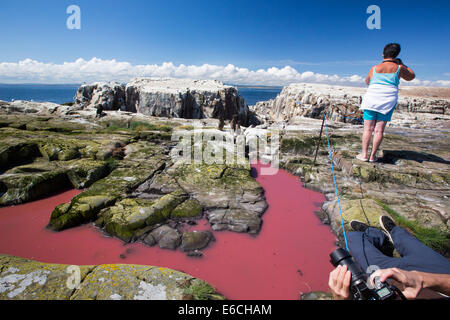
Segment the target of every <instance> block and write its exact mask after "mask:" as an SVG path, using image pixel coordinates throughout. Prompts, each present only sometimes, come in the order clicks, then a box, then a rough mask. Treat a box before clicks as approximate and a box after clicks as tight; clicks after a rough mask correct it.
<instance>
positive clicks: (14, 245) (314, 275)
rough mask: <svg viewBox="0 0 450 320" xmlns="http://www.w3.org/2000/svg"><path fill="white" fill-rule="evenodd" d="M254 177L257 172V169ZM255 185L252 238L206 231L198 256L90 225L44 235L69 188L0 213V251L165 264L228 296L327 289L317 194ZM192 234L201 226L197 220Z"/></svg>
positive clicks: (269, 181)
mask: <svg viewBox="0 0 450 320" xmlns="http://www.w3.org/2000/svg"><path fill="white" fill-rule="evenodd" d="M253 167H254V170H255V172H258V173H260V169H261V164H256V165H255V166H253ZM256 180H257V181H258V182H259V183H260V184H261V186H262V187H263V188H264V190H265V196H266V199H267V203H268V204H269V208H268V210H267V211H266V212H265V213H264V215H263V225H262V229H261V232H260V233H259V234H258V235H257V236H251V235H248V234H241V233H235V232H230V231H220V232H214V236H215V237H216V241H215V242H214V243H212V245H210V246H209V247H208V248H207V249H205V250H203V252H204V256H203V257H201V258H194V257H187V256H186V255H185V254H184V253H182V252H180V251H171V250H163V249H160V248H159V247H148V246H145V245H143V244H141V243H132V244H125V245H124V244H123V242H122V241H121V240H118V239H115V238H110V237H106V236H104V235H103V233H102V232H101V231H100V230H98V229H97V228H96V227H94V226H93V225H92V224H86V225H83V226H80V227H77V228H73V229H69V230H65V231H62V232H53V231H50V230H47V229H46V228H45V226H46V225H47V223H48V221H49V217H50V214H51V212H52V210H53V208H54V207H55V206H56V205H58V204H60V203H64V202H68V201H70V199H71V198H72V197H73V196H75V195H76V194H78V193H79V192H80V191H79V190H70V191H66V192H63V193H60V194H57V195H55V196H51V197H49V198H46V199H43V200H38V201H35V202H31V203H27V204H23V205H18V206H12V207H6V208H1V209H0V253H2V254H10V255H15V256H20V257H25V258H30V259H35V260H38V261H43V262H51V263H62V264H78V265H86V264H90V265H93V264H104V263H127V264H143V265H155V266H161V267H168V268H172V269H176V270H180V271H183V272H186V273H188V274H191V275H192V276H194V277H197V278H201V279H203V280H205V281H207V282H209V283H211V284H212V285H213V286H215V287H216V288H217V290H218V291H219V292H221V293H222V294H224V295H225V296H226V297H227V298H229V299H255V300H259V299H298V298H299V295H300V293H301V292H308V291H316V290H324V291H326V290H327V289H328V286H327V280H328V274H329V272H330V271H331V270H332V266H331V265H330V263H329V261H328V259H329V253H330V252H331V251H332V250H333V249H334V241H335V240H336V238H335V236H334V235H333V234H332V233H331V230H330V228H329V227H328V226H325V225H322V224H321V223H320V221H319V219H318V218H317V217H316V216H315V215H314V213H313V212H314V211H315V210H317V209H319V207H320V205H321V203H322V202H323V201H324V197H323V195H322V194H321V193H318V192H314V191H311V190H308V189H305V188H303V186H302V184H301V182H299V181H298V177H295V176H293V175H291V174H289V173H288V172H286V171H283V170H279V171H278V173H277V174H276V175H270V176H269V175H260V174H258V176H257V177H256ZM192 229H197V230H200V229H209V226H208V225H207V223H206V220H200V221H199V224H198V225H197V226H195V227H193V228H192Z"/></svg>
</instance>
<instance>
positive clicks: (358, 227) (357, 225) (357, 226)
mask: <svg viewBox="0 0 450 320" xmlns="http://www.w3.org/2000/svg"><path fill="white" fill-rule="evenodd" d="M350 227H352V229H353V230H354V231H359V232H364V231H366V229H367V228H368V227H369V226H368V225H367V224H365V223H363V222H361V221H358V220H352V221H350Z"/></svg>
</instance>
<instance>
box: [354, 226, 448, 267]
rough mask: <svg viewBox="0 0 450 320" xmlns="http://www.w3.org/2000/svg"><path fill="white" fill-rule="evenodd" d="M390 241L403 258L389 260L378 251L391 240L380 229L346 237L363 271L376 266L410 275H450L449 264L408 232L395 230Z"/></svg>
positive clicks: (389, 258) (370, 228)
mask: <svg viewBox="0 0 450 320" xmlns="http://www.w3.org/2000/svg"><path fill="white" fill-rule="evenodd" d="M391 237H392V240H393V242H394V247H395V249H396V250H397V251H398V253H400V255H401V256H402V257H401V258H393V257H389V256H386V255H385V254H383V253H382V252H381V251H380V249H379V248H382V246H383V245H384V244H385V242H386V241H389V238H388V236H387V235H386V234H385V233H384V232H383V231H381V230H380V229H376V228H372V227H369V228H367V229H366V230H365V231H364V232H350V233H348V234H347V241H348V246H349V249H350V253H351V255H352V256H353V257H354V258H355V260H356V261H357V262H358V263H359V264H360V266H361V267H362V268H363V270H367V267H368V266H370V265H375V266H378V267H379V268H380V269H386V268H399V269H402V270H407V271H412V270H416V271H422V272H429V273H441V274H442V273H446V274H450V261H449V260H447V259H446V258H445V257H444V256H442V255H440V254H439V253H437V252H436V251H434V250H433V249H431V248H429V247H427V246H426V245H424V244H423V243H422V242H420V241H419V240H417V239H416V238H415V237H414V236H412V235H411V234H410V233H409V232H407V231H406V230H405V229H402V228H401V227H398V226H396V227H394V228H393V229H392V232H391ZM372 271H373V270H372Z"/></svg>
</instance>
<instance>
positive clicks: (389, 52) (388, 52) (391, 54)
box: [383, 43, 400, 59]
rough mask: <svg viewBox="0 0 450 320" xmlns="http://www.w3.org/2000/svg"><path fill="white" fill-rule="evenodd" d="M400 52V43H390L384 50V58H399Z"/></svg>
mask: <svg viewBox="0 0 450 320" xmlns="http://www.w3.org/2000/svg"><path fill="white" fill-rule="evenodd" d="M399 53H400V45H399V44H398V43H388V44H387V45H386V46H385V47H384V50H383V55H384V58H392V59H394V58H397V56H398V54H399Z"/></svg>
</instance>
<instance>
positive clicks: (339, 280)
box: [328, 265, 352, 300]
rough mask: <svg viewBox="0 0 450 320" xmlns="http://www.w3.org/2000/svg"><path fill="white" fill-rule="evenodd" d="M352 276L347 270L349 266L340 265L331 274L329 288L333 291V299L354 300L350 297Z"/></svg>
mask: <svg viewBox="0 0 450 320" xmlns="http://www.w3.org/2000/svg"><path fill="white" fill-rule="evenodd" d="M351 277H352V274H351V272H350V271H348V270H347V266H341V265H339V266H338V267H337V268H336V269H334V270H333V271H331V272H330V277H329V280H328V286H329V287H330V289H331V293H332V294H333V298H334V299H335V300H349V299H352V296H351V295H350V280H351Z"/></svg>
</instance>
